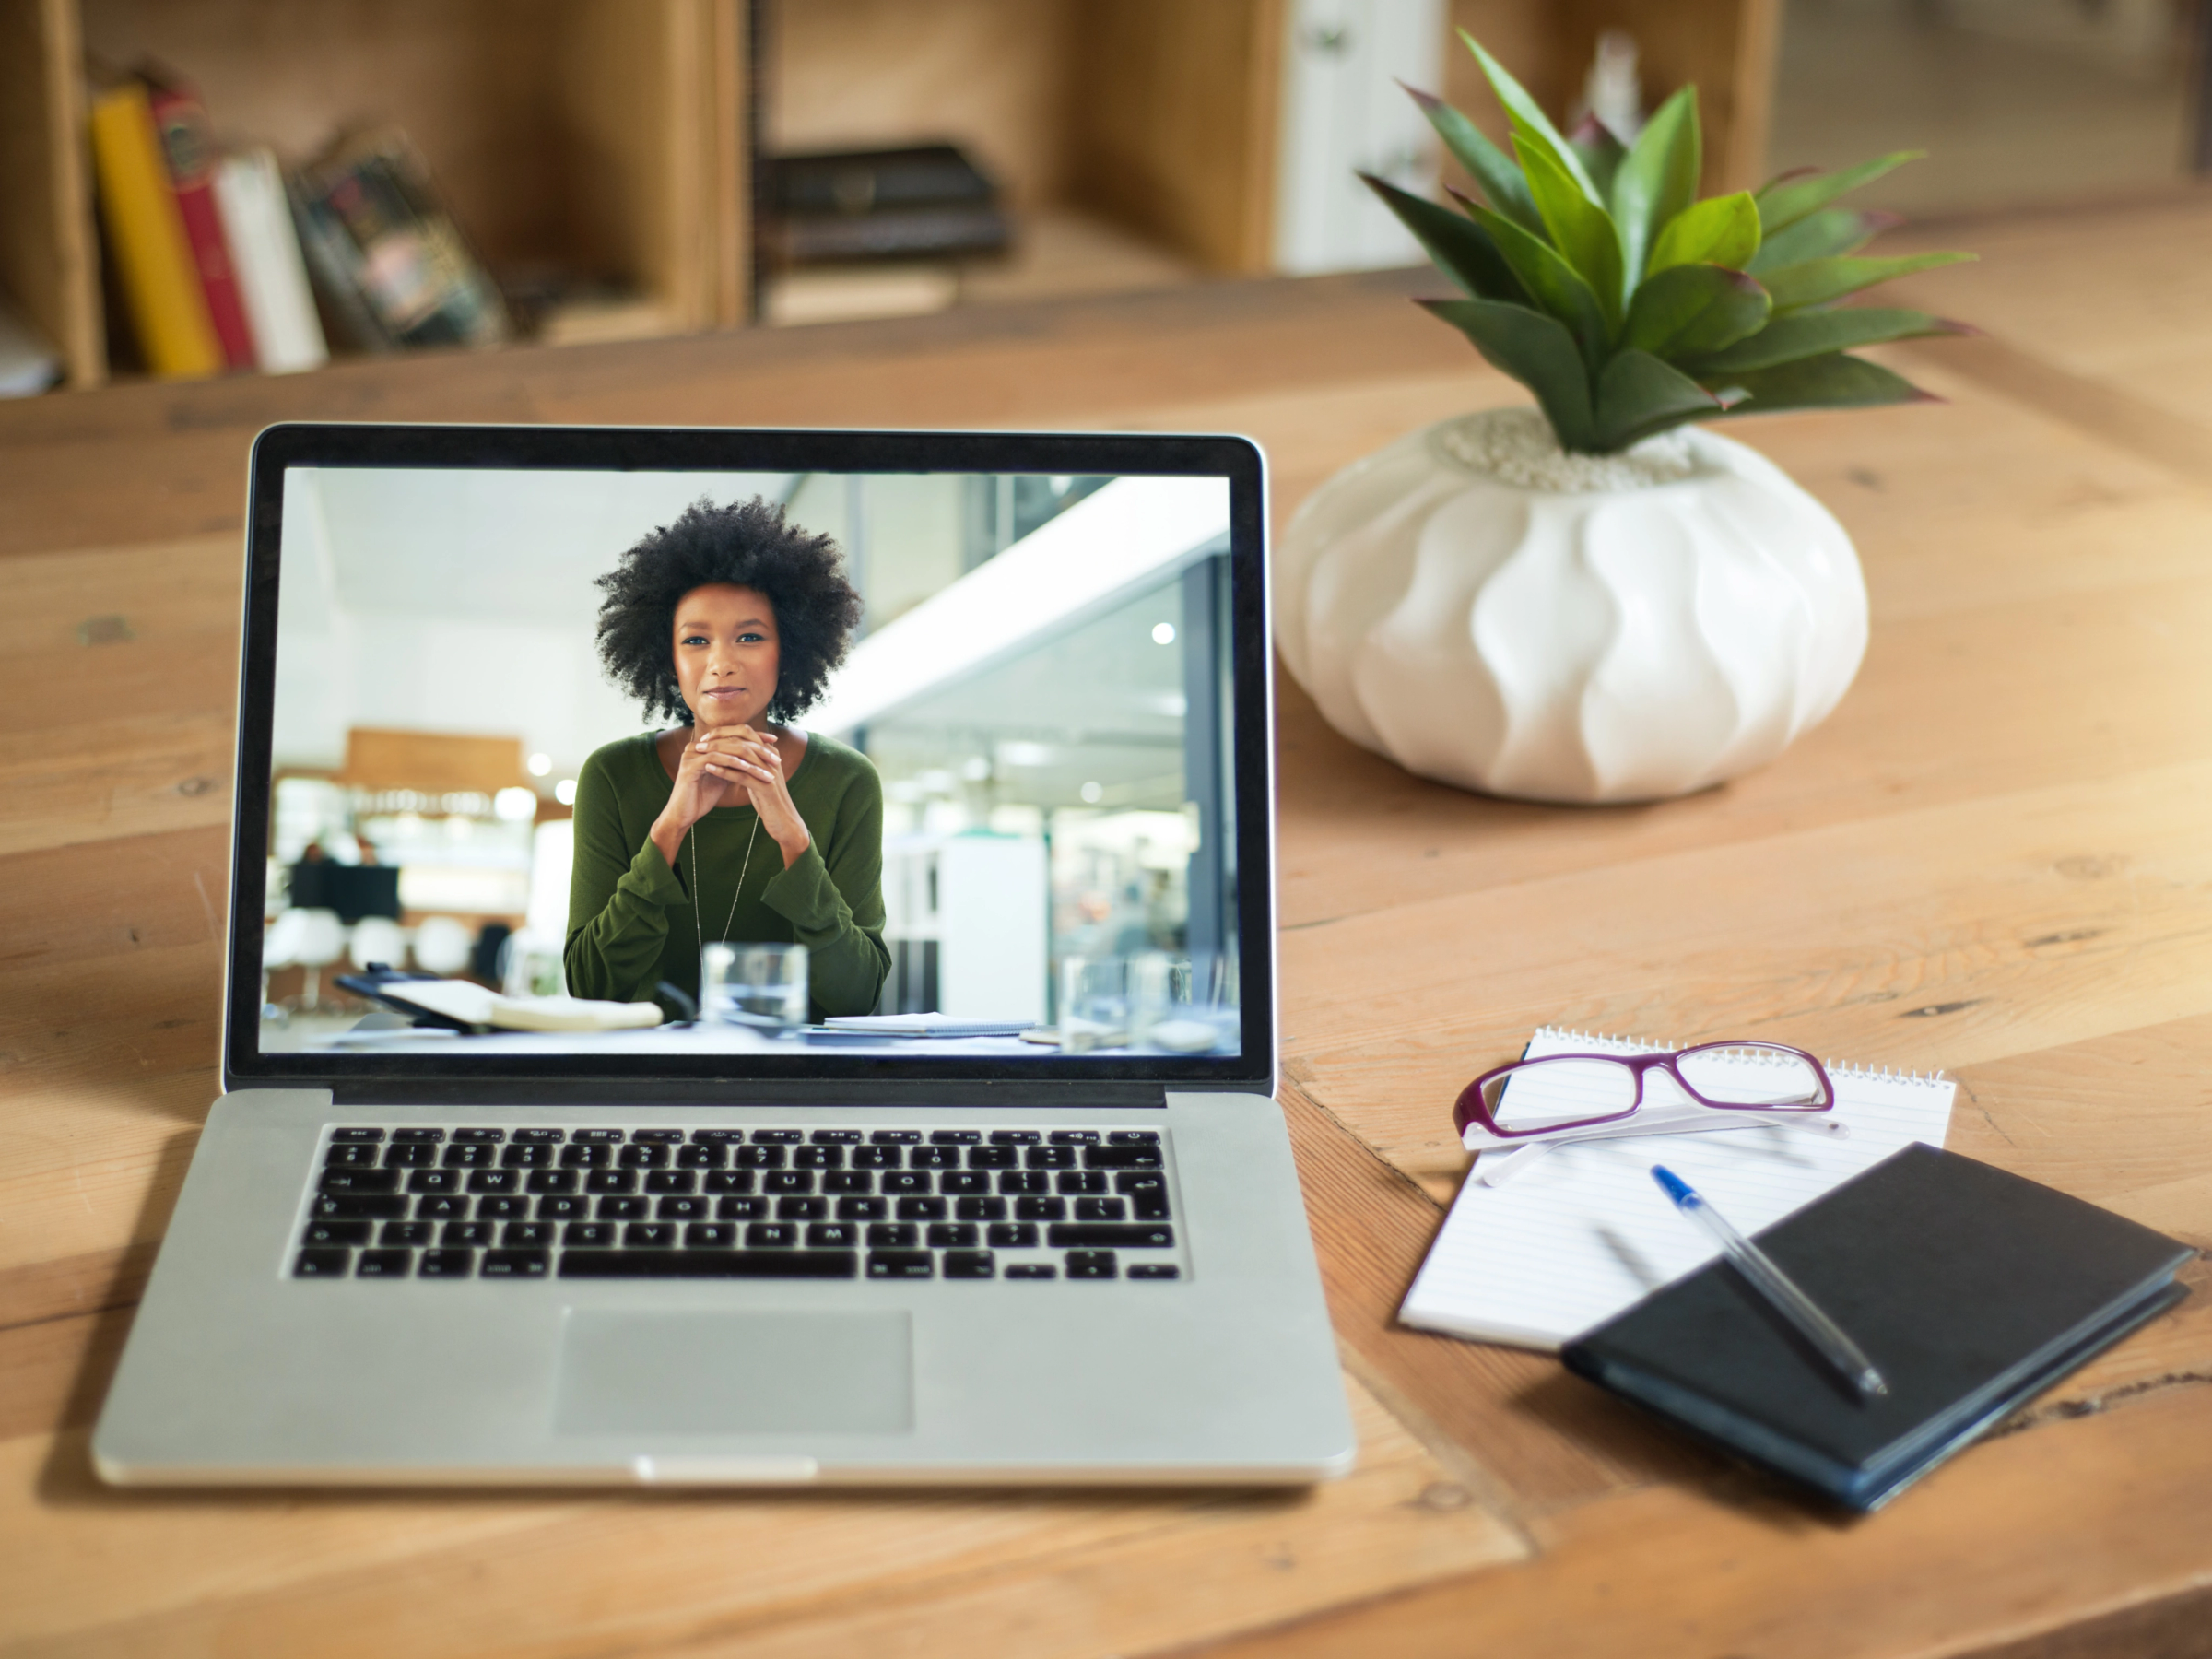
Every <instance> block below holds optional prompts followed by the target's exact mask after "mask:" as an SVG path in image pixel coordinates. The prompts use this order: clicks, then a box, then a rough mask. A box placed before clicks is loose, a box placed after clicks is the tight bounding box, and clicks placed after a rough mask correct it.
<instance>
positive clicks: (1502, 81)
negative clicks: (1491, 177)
mask: <svg viewBox="0 0 2212 1659" xmlns="http://www.w3.org/2000/svg"><path fill="white" fill-rule="evenodd" d="M1459 38H1460V39H1461V40H1463V41H1465V42H1466V43H1467V50H1468V51H1469V52H1471V53H1474V54H1475V61H1476V62H1477V64H1479V65H1482V73H1483V76H1484V77H1485V78H1486V79H1488V81H1489V83H1490V90H1491V91H1492V92H1494V93H1496V94H1497V95H1498V102H1499V103H1500V105H1501V106H1502V107H1503V108H1504V110H1505V118H1506V120H1508V121H1509V122H1511V123H1512V127H1513V136H1514V137H1515V138H1517V139H1519V140H1520V141H1521V152H1522V157H1523V159H1524V160H1525V159H1526V158H1527V154H1528V152H1529V151H1530V150H1531V149H1537V148H1541V149H1546V150H1548V151H1550V153H1551V157H1552V159H1553V160H1555V161H1557V162H1558V163H1559V166H1560V167H1561V168H1562V169H1563V170H1565V171H1566V173H1567V176H1568V177H1569V178H1571V179H1572V180H1573V181H1574V182H1575V185H1576V187H1577V188H1578V189H1580V190H1581V191H1582V193H1583V194H1584V195H1586V196H1588V197H1589V198H1590V200H1591V201H1592V202H1593V203H1594V204H1595V203H1602V202H1603V201H1604V200H1605V198H1604V197H1603V196H1601V195H1600V194H1598V193H1597V186H1596V185H1595V184H1594V183H1592V182H1591V181H1590V175H1589V174H1588V173H1587V172H1585V171H1583V163H1582V159H1581V158H1580V157H1578V156H1577V155H1576V154H1575V153H1574V147H1573V146H1572V145H1571V144H1569V143H1568V142H1567V140H1566V139H1564V138H1562V137H1560V136H1559V128H1557V127H1555V126H1553V125H1552V124H1551V119H1550V117H1548V116H1547V115H1546V114H1545V113H1544V112H1543V110H1542V109H1541V108H1540V107H1538V105H1537V103H1536V100H1535V99H1533V98H1531V97H1530V96H1529V95H1528V88H1525V87H1524V86H1523V85H1522V84H1521V83H1520V82H1519V81H1517V80H1515V79H1514V78H1513V77H1512V76H1510V75H1508V74H1507V73H1506V71H1505V66H1504V65H1502V64H1500V63H1499V61H1498V60H1497V59H1496V58H1494V57H1492V56H1491V55H1490V54H1489V53H1487V52H1485V51H1484V50H1483V49H1482V47H1481V46H1480V45H1479V44H1477V41H1476V39H1475V37H1474V36H1473V35H1471V34H1469V33H1468V32H1467V31H1466V30H1465V29H1461V30H1460V31H1459Z"/></svg>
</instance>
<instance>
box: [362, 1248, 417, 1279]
mask: <svg viewBox="0 0 2212 1659" xmlns="http://www.w3.org/2000/svg"><path fill="white" fill-rule="evenodd" d="M414 1265H415V1253H414V1252H413V1251H411V1250H364V1251H362V1252H361V1259H360V1260H359V1262H357V1263H356V1264H354V1269H353V1277H355V1278H406V1277H407V1272H408V1270H409V1269H410V1268H412V1267H413V1266H414Z"/></svg>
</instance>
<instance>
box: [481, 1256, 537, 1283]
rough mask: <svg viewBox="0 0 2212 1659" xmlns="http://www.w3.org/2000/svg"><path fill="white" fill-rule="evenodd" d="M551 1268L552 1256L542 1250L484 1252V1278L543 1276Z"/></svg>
mask: <svg viewBox="0 0 2212 1659" xmlns="http://www.w3.org/2000/svg"><path fill="white" fill-rule="evenodd" d="M552 1270H553V1256H552V1253H551V1252H550V1251H544V1250H488V1251H486V1252H485V1253H484V1268H483V1273H482V1275H481V1277H485V1278H544V1277H546V1275H547V1274H548V1273H550V1272H552Z"/></svg>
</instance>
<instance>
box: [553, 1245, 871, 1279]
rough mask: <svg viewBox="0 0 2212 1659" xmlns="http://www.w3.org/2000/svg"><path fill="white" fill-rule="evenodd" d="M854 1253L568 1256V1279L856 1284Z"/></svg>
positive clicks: (563, 1263)
mask: <svg viewBox="0 0 2212 1659" xmlns="http://www.w3.org/2000/svg"><path fill="white" fill-rule="evenodd" d="M859 1269H860V1258H859V1256H858V1255H856V1254H855V1253H853V1252H852V1251H850V1250H759V1251H755V1250H564V1251H562V1252H561V1254H560V1277H563V1278H852V1277H853V1276H854V1275H855V1274H856V1273H858V1272H859Z"/></svg>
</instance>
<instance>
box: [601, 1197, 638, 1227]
mask: <svg viewBox="0 0 2212 1659" xmlns="http://www.w3.org/2000/svg"><path fill="white" fill-rule="evenodd" d="M595 1213H596V1214H597V1216H598V1218H599V1219H600V1220H602V1221H642V1220H644V1219H645V1216H646V1209H645V1200H644V1199H642V1198H631V1197H628V1196H625V1195H624V1194H620V1193H617V1194H614V1195H613V1196H611V1197H606V1198H602V1199H600V1200H599V1208H598V1210H597V1211H596V1212H595Z"/></svg>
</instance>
